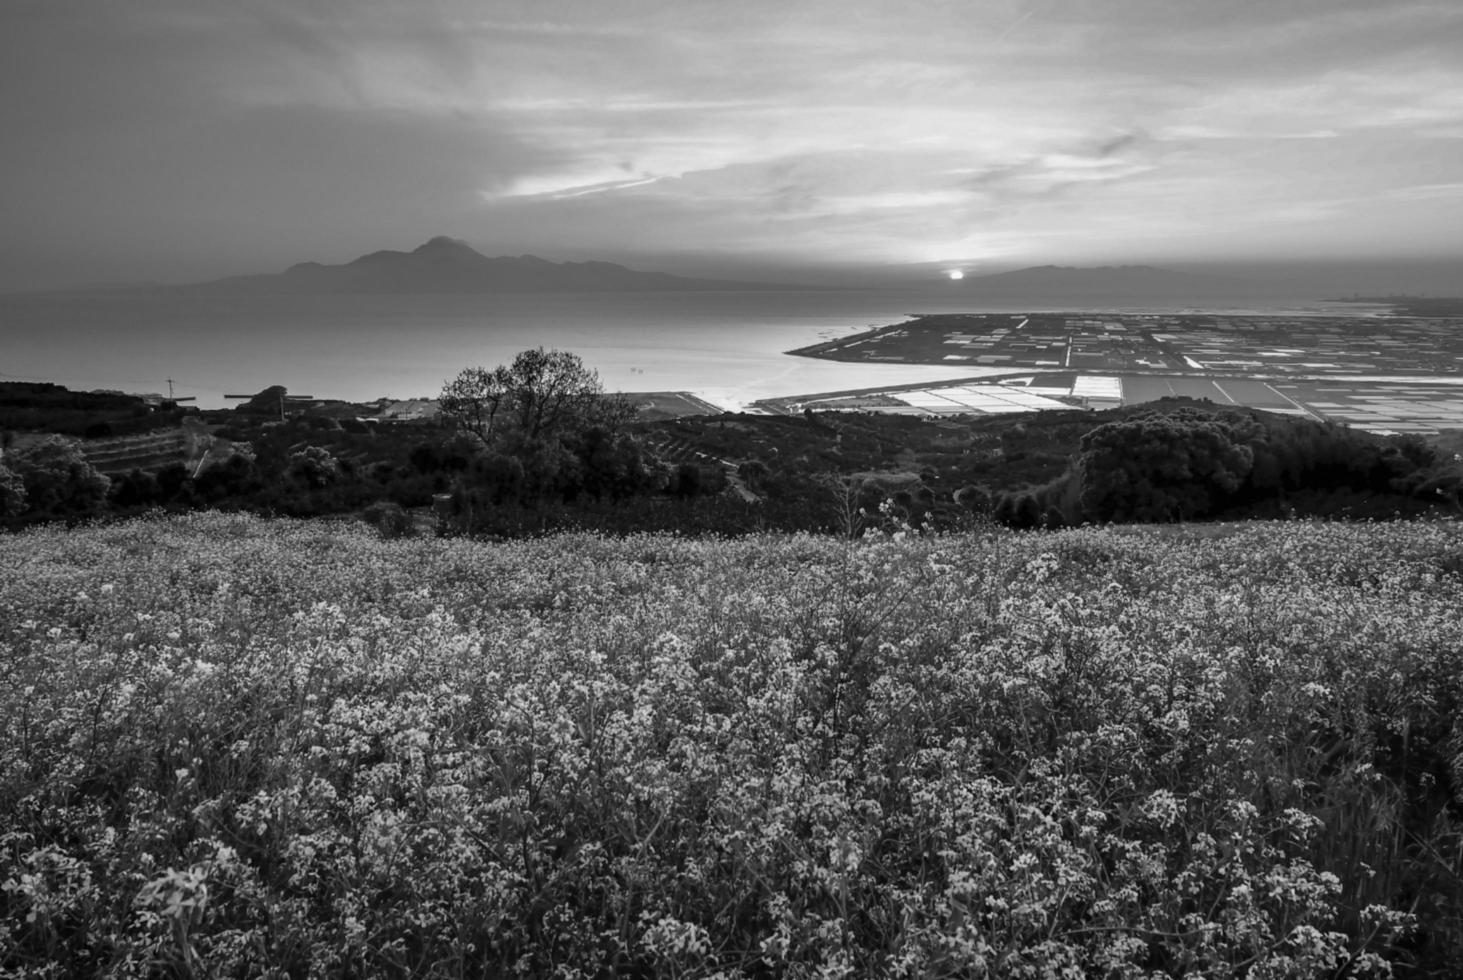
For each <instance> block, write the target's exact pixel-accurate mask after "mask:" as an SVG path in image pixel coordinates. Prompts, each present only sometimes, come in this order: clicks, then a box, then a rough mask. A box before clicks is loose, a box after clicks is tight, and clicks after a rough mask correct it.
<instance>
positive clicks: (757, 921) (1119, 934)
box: [0, 515, 1463, 977]
mask: <svg viewBox="0 0 1463 980" xmlns="http://www.w3.org/2000/svg"><path fill="white" fill-rule="evenodd" d="M0 656H3V660H0V671H3V682H0V848H3V854H4V856H3V858H0V967H3V968H4V969H7V970H11V971H17V972H24V971H26V970H32V969H40V968H41V967H42V966H43V965H44V964H48V963H49V964H52V965H53V966H55V967H56V969H57V972H58V973H69V974H73V975H85V974H89V973H95V972H100V971H102V970H113V971H116V972H118V973H126V972H127V971H128V970H132V971H134V972H137V971H144V970H147V969H164V970H168V969H170V970H174V971H177V972H179V973H187V972H190V971H191V972H194V973H199V972H203V971H204V970H212V971H216V972H217V973H218V974H220V975H259V974H261V973H263V972H264V971H265V968H266V967H267V966H274V967H279V968H281V969H296V970H303V968H304V966H305V965H306V964H310V965H312V966H313V968H314V969H315V970H316V971H318V972H319V973H320V974H321V975H331V974H336V975H342V974H349V973H356V974H358V975H359V974H371V975H425V974H436V975H444V976H446V975H452V976H457V975H466V974H473V975H483V974H484V973H485V972H486V973H488V974H490V975H492V974H500V973H504V972H515V971H516V972H521V973H524V974H529V975H545V974H547V973H549V972H551V971H552V970H553V969H554V968H555V967H564V968H565V969H566V975H572V974H573V973H574V972H575V970H582V971H583V972H584V973H585V974H586V975H594V974H595V973H596V972H600V973H604V972H605V971H607V970H610V969H614V970H617V971H618V972H620V973H632V974H633V973H636V972H655V973H665V974H672V973H676V972H678V971H680V972H681V975H707V974H709V973H712V972H714V971H716V970H721V971H725V972H726V973H727V974H728V975H738V974H741V975H768V974H772V973H788V974H790V975H812V973H814V972H816V971H817V970H819V969H825V970H826V971H827V972H828V974H829V975H836V974H838V973H839V972H840V971H845V970H847V971H852V972H855V973H858V974H862V975H868V974H871V973H880V974H891V973H892V974H903V975H910V976H929V975H942V974H943V975H961V976H972V975H981V974H982V972H983V971H986V970H988V971H991V972H992V973H993V974H994V975H999V976H1020V975H1033V976H1036V975H1043V972H1042V971H1043V970H1046V969H1057V968H1060V967H1064V966H1065V967H1066V968H1069V969H1070V970H1071V971H1073V973H1074V975H1075V974H1081V973H1085V974H1087V975H1104V974H1105V975H1110V976H1124V977H1127V976H1133V977H1136V976H1146V975H1149V973H1150V972H1152V971H1158V972H1168V973H1175V972H1181V971H1183V970H1190V971H1198V972H1203V973H1204V974H1205V975H1229V974H1230V973H1231V971H1233V972H1237V973H1243V972H1244V971H1245V970H1249V969H1251V968H1256V969H1258V970H1259V972H1258V973H1256V974H1255V975H1266V976H1284V975H1293V976H1319V975H1330V974H1331V973H1332V972H1333V971H1335V970H1337V969H1339V968H1340V967H1342V965H1343V964H1345V963H1346V962H1347V960H1348V958H1349V957H1350V958H1352V959H1351V965H1352V968H1353V969H1355V970H1358V971H1360V972H1363V973H1364V972H1366V967H1367V963H1368V956H1369V955H1370V954H1373V953H1375V954H1380V955H1384V956H1386V957H1388V958H1389V959H1392V960H1395V961H1396V962H1397V963H1398V964H1399V966H1401V967H1406V965H1407V964H1415V967H1414V968H1415V969H1416V970H1417V972H1419V973H1422V972H1426V971H1427V970H1428V969H1429V968H1430V966H1431V967H1436V968H1437V970H1438V971H1439V975H1441V974H1442V972H1443V970H1444V968H1445V967H1446V965H1447V964H1449V963H1456V962H1457V961H1458V959H1459V957H1460V956H1463V930H1460V927H1459V925H1458V923H1459V922H1460V921H1463V891H1460V888H1459V878H1458V875H1459V873H1460V871H1463V867H1460V863H1459V861H1460V859H1459V854H1460V847H1459V834H1460V830H1463V815H1460V812H1459V805H1458V804H1459V786H1460V782H1459V776H1460V775H1463V773H1460V764H1463V733H1460V730H1459V729H1458V727H1457V722H1456V718H1457V717H1458V716H1459V713H1460V712H1459V709H1460V699H1463V669H1460V668H1463V534H1460V532H1459V528H1458V526H1457V525H1440V524H1392V525H1377V526H1365V525H1358V526H1342V525H1317V524H1256V525H1235V526H1233V527H1231V528H1228V529H1226V533H1224V534H1222V535H1218V536H1206V537H1204V538H1199V537H1194V538H1186V537H1184V536H1183V535H1181V534H1180V535H1177V536H1176V535H1175V534H1174V533H1172V531H1171V530H1170V531H1169V532H1167V533H1165V534H1163V535H1159V534H1157V533H1153V532H1150V531H1145V530H1134V529H1123V530H1121V531H1103V530H1080V531H1070V532H1063V533H1058V534H1031V535H1005V534H1002V535H979V534H972V535H963V536H949V537H941V538H935V539H930V540H918V539H910V540H904V541H893V540H887V539H886V540H881V541H874V542H862V543H858V544H850V543H847V542H841V541H838V540H834V539H828V538H809V537H753V538H748V539H742V540H736V541H716V540H684V539H679V538H675V537H669V536H641V537H631V538H627V539H624V540H618V541H610V540H603V539H598V538H592V537H561V538H550V539H545V540H536V541H523V542H516V543H511V544H493V545H487V544H475V543H470V542H467V541H437V540H422V541H401V542H380V541H377V540H375V539H373V538H371V537H369V536H367V535H366V534H365V533H364V532H363V531H362V530H361V529H359V528H358V527H354V526H348V525H330V524H326V523H321V522H316V523H308V524H307V523H293V522H283V521H281V522H268V521H263V520H258V519H253V518H245V517H236V516H230V517H224V516H218V515H194V516H189V517H185V518H178V519H172V520H168V521H159V522H151V523H149V522H134V523H130V524H124V525H118V526H112V527H100V528H92V529H86V530H82V531H78V532H71V533H66V532H62V531H57V530H39V531H34V532H29V533H26V534H19V535H12V536H9V537H4V538H0ZM1389 909H1390V910H1391V911H1388V910H1389ZM1409 912H1410V913H1412V915H1413V916H1414V917H1415V919H1413V920H1409V919H1408V916H1407V915H1405V914H1404V913H1409ZM1409 921H1413V922H1415V926H1416V927H1415V928H1413V929H1412V930H1411V931H1410V932H1408V931H1406V930H1405V929H1404V930H1401V931H1399V930H1398V929H1397V928H1395V927H1400V926H1405V925H1407V923H1408V922H1409Z"/></svg>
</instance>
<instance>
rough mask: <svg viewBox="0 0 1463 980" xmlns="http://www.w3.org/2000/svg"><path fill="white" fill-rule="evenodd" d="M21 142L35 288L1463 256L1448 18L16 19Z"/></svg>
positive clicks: (23, 259) (1311, 12) (22, 234)
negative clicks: (481, 262)
mask: <svg viewBox="0 0 1463 980" xmlns="http://www.w3.org/2000/svg"><path fill="white" fill-rule="evenodd" d="M0 132H3V133H4V134H5V135H4V138H3V140H0V227H4V229H5V234H4V235H3V238H0V289H7V290H15V289H29V288H52V287H57V286H65V285H70V284H78V283H110V282H130V281H161V282H179V281H192V280H199V279H207V278H212V277H217V276H223V275H231V274H242V273H252V272H265V271H277V270H280V269H283V268H284V267H286V266H288V265H290V264H292V263H295V262H300V261H307V260H316V261H322V262H343V261H348V260H349V259H351V258H353V257H355V256H357V255H359V254H362V253H365V252H369V251H373V250H375V249H380V248H400V249H409V248H412V247H414V246H415V245H417V244H419V243H420V242H422V241H425V240H426V239H427V238H429V237H431V236H434V235H439V234H445V235H451V236H454V237H457V238H461V239H464V240H466V241H467V242H469V243H471V244H472V245H474V246H475V247H477V248H478V249H479V250H480V251H483V252H484V253H485V254H489V255H519V254H525V253H532V254H537V255H541V256H544V257H546V258H550V259H554V260H558V261H563V260H584V259H590V258H595V259H607V260H611V261H621V262H624V263H626V264H629V265H633V266H636V267H639V268H647V269H658V270H663V271H671V272H681V273H688V274H696V275H712V276H716V275H721V276H728V277H738V276H740V277H747V276H758V277H762V278H768V277H774V278H781V279H784V280H806V281H825V280H826V281H838V280H840V278H842V279H844V280H856V279H858V278H859V277H866V278H867V277H873V278H874V279H877V278H878V277H890V278H892V279H898V278H900V277H906V278H907V277H910V276H914V277H919V276H926V275H930V276H934V275H941V274H944V273H945V272H948V271H951V270H957V269H958V270H961V271H964V272H965V273H967V274H968V275H979V274H981V273H984V272H994V271H1001V270H1004V269H1012V268H1019V267H1022V266H1029V265H1039V264H1048V263H1054V264H1071V265H1107V264H1124V263H1152V264H1158V265H1165V266H1178V267H1190V268H1200V267H1203V268H1219V267H1229V266H1233V267H1235V268H1241V267H1243V268H1263V267H1266V266H1272V265H1285V264H1287V263H1296V264H1305V265H1306V266H1307V267H1325V266H1328V265H1334V266H1341V267H1381V266H1387V267H1389V268H1391V267H1395V268H1397V269H1408V268H1418V269H1420V268H1427V269H1431V270H1433V273H1434V274H1435V278H1437V277H1438V276H1441V277H1442V278H1443V279H1447V278H1448V277H1450V276H1452V277H1454V281H1456V276H1457V274H1458V271H1459V270H1460V269H1463V233H1460V229H1463V3H1459V2H1457V0H1222V2H1220V0H579V2H569V0H490V2H482V0H477V2H472V0H279V2H274V0H125V2H123V0H115V2H112V0H5V3H4V4H3V5H0ZM1405 280H1406V277H1405V276H1402V277H1401V278H1399V279H1398V280H1397V281H1398V283H1399V285H1406V281H1405ZM1460 291H1463V284H1460Z"/></svg>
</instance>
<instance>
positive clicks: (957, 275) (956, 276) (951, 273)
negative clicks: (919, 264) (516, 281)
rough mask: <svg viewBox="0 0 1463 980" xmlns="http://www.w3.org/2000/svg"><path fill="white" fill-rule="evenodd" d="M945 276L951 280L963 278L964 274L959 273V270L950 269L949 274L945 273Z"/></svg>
mask: <svg viewBox="0 0 1463 980" xmlns="http://www.w3.org/2000/svg"><path fill="white" fill-rule="evenodd" d="M945 275H947V276H949V277H950V278H951V279H964V278H965V273H963V272H961V271H960V270H959V269H951V270H950V271H949V272H947V273H945Z"/></svg>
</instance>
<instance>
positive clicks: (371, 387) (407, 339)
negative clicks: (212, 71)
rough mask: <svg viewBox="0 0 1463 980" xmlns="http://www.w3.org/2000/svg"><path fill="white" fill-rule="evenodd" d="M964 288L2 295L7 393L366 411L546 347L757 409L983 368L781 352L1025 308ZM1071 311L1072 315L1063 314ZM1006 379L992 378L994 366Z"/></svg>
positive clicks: (0, 369)
mask: <svg viewBox="0 0 1463 980" xmlns="http://www.w3.org/2000/svg"><path fill="white" fill-rule="evenodd" d="M1033 308H1036V307H1033V306H1031V305H1025V306H994V305H992V304H990V303H972V301H971V300H970V299H969V298H962V297H961V296H960V295H959V294H958V293H956V292H955V291H953V290H950V291H941V290H939V289H933V290H930V291H927V292H904V291H872V290H870V291H863V290H859V291H853V290H849V291H786V292H756V293H753V292H726V293H675V294H670V293H636V294H611V295H589V294H569V295H555V296H546V295H518V296H303V297H302V296H291V297H282V296H281V297H248V298H243V299H241V298H237V297H219V296H215V297H201V296H188V295H180V294H167V295H162V294H158V293H142V292H137V293H91V294H78V295H69V296H64V295H50V296H37V295H32V296H19V295H8V296H0V380H14V379H17V378H23V379H27V380H46V381H55V382H57V383H60V384H64V385H67V386H68V387H74V388H119V389H122V390H125V391H134V392H150V391H153V392H166V391H167V390H168V386H167V379H168V378H172V379H173V380H174V388H175V391H176V393H177V394H178V395H180V396H181V395H194V396H196V397H197V398H198V403H199V404H200V405H202V406H204V407H210V406H217V405H222V404H225V402H224V401H223V399H222V396H223V395H224V394H225V393H236V392H237V393H252V392H255V391H258V390H260V389H261V388H264V387H266V386H268V385H272V384H282V385H284V386H286V387H287V388H289V389H290V391H291V392H294V393H297V394H309V395H314V396H316V397H321V398H346V399H352V400H369V399H374V398H377V397H380V396H383V395H388V396H392V397H397V398H407V397H422V396H435V395H436V394H437V392H438V391H440V390H441V387H442V384H443V382H444V381H445V380H447V379H448V378H450V377H452V376H453V375H455V374H456V373H457V372H458V371H459V370H461V369H462V368H464V367H468V366H474V365H482V366H486V367H492V366H493V365H496V364H500V363H503V362H505V361H508V360H510V359H511V358H512V357H513V355H514V354H516V353H517V352H518V351H521V350H524V349H526V348H529V347H536V346H538V345H540V344H542V345H544V346H546V347H557V348H560V349H563V350H569V351H573V352H574V353H576V354H578V355H579V356H580V357H582V358H583V359H584V361H585V363H586V364H588V365H589V366H590V367H593V368H595V369H596V370H598V371H599V373H600V376H601V378H602V379H603V380H604V382H605V387H606V388H607V389H609V390H623V391H636V390H639V391H656V390H682V391H692V392H695V393H696V394H698V395H700V396H701V397H703V398H706V399H707V400H708V401H711V402H713V403H715V404H718V405H722V406H725V407H728V408H736V407H739V406H741V405H744V404H746V403H747V402H750V401H754V400H756V399H758V398H766V397H769V396H773V395H787V394H797V393H804V392H814V391H827V390H834V389H841V388H859V387H869V386H874V385H880V384H897V383H902V382H908V381H922V380H939V379H942V378H953V377H960V376H966V377H969V376H972V375H975V374H979V373H981V372H980V370H979V369H975V370H972V369H971V368H969V367H964V368H954V369H951V368H941V367H930V366H904V365H883V364H874V365H849V364H839V363H836V362H829V361H816V360H811V359H809V358H803V357H788V356H786V355H785V354H784V353H783V352H784V351H786V350H789V349H791V348H795V347H802V346H805V345H807V344H811V343H815V342H817V341H819V340H825V339H828V338H831V337H836V336H840V335H843V334H847V333H850V332H853V331H856V330H862V329H865V328H867V327H869V326H877V325H883V324H887V323H897V322H899V321H900V320H902V319H904V318H905V316H906V315H908V314H910V313H939V312H962V311H975V310H979V311H986V312H1022V311H1024V310H1029V309H1033ZM1064 308H1065V307H1064ZM991 373H995V372H994V371H993V372H991Z"/></svg>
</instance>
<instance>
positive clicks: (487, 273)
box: [178, 236, 804, 293]
mask: <svg viewBox="0 0 1463 980" xmlns="http://www.w3.org/2000/svg"><path fill="white" fill-rule="evenodd" d="M178 288H181V289H190V290H208V291H222V292H232V293H558V292H573V293H595V292H605V293H612V292H674V291H686V292H692V291H706V290H776V289H799V288H804V287H800V286H796V285H790V284H785V283H765V282H735V281H730V280H721V279H691V278H687V277H684V276H673V275H669V274H667V273H663V272H640V271H638V270H635V269H628V268H626V267H625V266H622V265H616V264H614V263H613V262H550V261H549V260H547V259H541V258H539V257H538V256H536V255H520V256H517V257H509V256H501V257H498V258H489V257H488V256H486V255H483V254H482V253H481V252H479V251H477V250H476V249H474V248H473V247H472V246H470V245H468V244H467V243H466V242H462V241H459V240H457V239H455V238H447V237H445V236H438V237H436V238H433V239H431V240H430V241H428V242H426V243H425V244H422V245H419V246H417V247H416V248H415V249H413V250H412V251H410V252H397V251H391V250H383V251H379V252H371V253H370V254H369V255H362V256H361V257H360V258H358V259H354V260H353V261H350V262H347V263H345V264H344V265H322V264H321V263H319V262H302V263H300V264H299V265H293V266H290V267H289V268H288V269H286V270H285V271H284V272H282V273H277V274H265V275H252V276H234V277H232V278H228V279H218V280H214V281H213V282H206V283H199V284H196V285H191V286H183V287H178Z"/></svg>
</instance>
